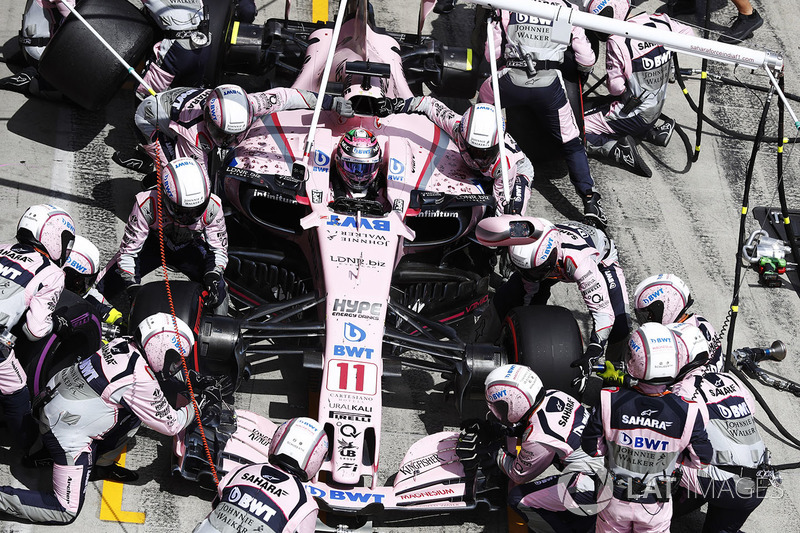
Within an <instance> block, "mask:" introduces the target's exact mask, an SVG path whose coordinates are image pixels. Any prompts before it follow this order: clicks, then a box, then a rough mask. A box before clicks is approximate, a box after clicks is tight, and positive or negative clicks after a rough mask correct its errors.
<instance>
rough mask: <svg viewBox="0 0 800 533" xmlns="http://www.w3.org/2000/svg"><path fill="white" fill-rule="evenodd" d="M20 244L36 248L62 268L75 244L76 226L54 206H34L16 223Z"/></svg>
mask: <svg viewBox="0 0 800 533" xmlns="http://www.w3.org/2000/svg"><path fill="white" fill-rule="evenodd" d="M17 241H19V242H20V243H22V244H29V245H31V246H33V247H34V248H36V249H37V250H38V251H39V252H41V253H43V254H45V255H46V256H47V257H48V258H49V259H50V261H52V262H53V263H55V264H56V265H57V266H59V267H62V266H64V263H65V262H66V261H67V257H69V253H70V251H71V250H72V246H73V244H74V242H75V222H73V220H72V217H71V216H69V214H68V213H67V212H66V211H64V210H63V209H61V208H59V207H56V206H54V205H50V204H39V205H32V206H30V207H29V208H28V209H26V210H25V212H24V213H23V214H22V217H21V218H20V219H19V222H18V223H17Z"/></svg>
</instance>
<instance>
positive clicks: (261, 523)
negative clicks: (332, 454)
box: [194, 417, 328, 533]
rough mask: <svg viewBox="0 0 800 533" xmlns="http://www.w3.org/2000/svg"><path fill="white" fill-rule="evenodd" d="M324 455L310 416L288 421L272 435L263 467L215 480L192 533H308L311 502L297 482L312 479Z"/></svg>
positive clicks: (323, 439) (324, 440)
mask: <svg viewBox="0 0 800 533" xmlns="http://www.w3.org/2000/svg"><path fill="white" fill-rule="evenodd" d="M327 453H328V436H327V435H326V434H325V430H324V428H323V427H322V425H321V424H320V423H319V422H317V421H316V420H312V419H311V418H305V417H302V418H293V419H291V420H289V421H287V422H284V423H283V424H282V425H281V426H280V427H278V429H277V430H276V431H275V435H273V437H272V441H271V442H270V446H269V463H260V464H259V463H257V464H252V465H246V466H241V467H239V468H236V469H234V470H231V471H230V472H228V473H227V474H226V475H225V477H224V478H222V480H221V481H220V482H219V486H218V487H217V491H218V494H217V497H216V498H215V499H214V510H213V511H212V512H211V513H210V514H209V515H208V516H207V517H206V518H205V519H204V520H203V521H202V522H201V523H200V524H199V525H198V526H197V527H196V528H195V529H194V533H227V532H231V531H236V532H237V533H249V532H256V531H274V532H275V533H294V532H298V533H311V532H313V531H314V530H315V528H316V525H317V512H318V507H317V503H316V502H315V501H314V500H313V499H312V498H311V497H310V496H309V495H308V493H307V492H306V489H305V487H304V486H303V484H302V483H303V482H306V481H309V480H310V479H311V478H313V477H314V476H315V475H316V474H317V472H318V471H319V468H320V467H321V466H322V462H323V461H324V459H325V456H326V455H327Z"/></svg>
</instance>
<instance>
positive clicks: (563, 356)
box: [500, 305, 583, 396]
mask: <svg viewBox="0 0 800 533" xmlns="http://www.w3.org/2000/svg"><path fill="white" fill-rule="evenodd" d="M500 346H501V347H502V348H503V350H504V352H505V353H506V354H507V357H508V362H509V363H519V364H522V365H526V366H529V367H531V368H532V369H533V370H534V372H536V374H537V375H538V376H539V377H540V378H541V380H542V383H543V384H544V387H545V388H546V389H558V390H560V391H563V392H566V393H567V394H571V395H573V396H574V395H575V394H576V393H577V391H575V390H573V387H572V380H573V379H574V378H576V377H578V376H579V375H580V370H579V369H577V368H570V366H569V365H570V363H572V362H573V361H574V360H575V359H578V358H579V357H581V356H582V355H583V341H582V340H581V332H580V328H579V327H578V323H577V321H576V320H575V317H574V316H572V313H571V312H570V311H569V310H568V309H565V308H563V307H558V306H552V305H532V306H525V307H516V308H514V309H512V310H511V311H510V312H509V313H508V315H506V318H505V320H504V321H503V330H502V333H501V334H500Z"/></svg>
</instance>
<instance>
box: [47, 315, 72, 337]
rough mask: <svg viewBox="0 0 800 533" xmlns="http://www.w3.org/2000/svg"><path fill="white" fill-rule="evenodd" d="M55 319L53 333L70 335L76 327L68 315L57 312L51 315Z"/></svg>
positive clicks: (60, 335)
mask: <svg viewBox="0 0 800 533" xmlns="http://www.w3.org/2000/svg"><path fill="white" fill-rule="evenodd" d="M51 317H52V319H53V333H55V334H56V335H58V336H59V337H62V336H66V335H70V334H71V333H72V332H73V331H74V330H75V328H73V327H72V322H70V321H69V319H68V318H67V317H65V316H64V315H62V314H60V313H58V312H56V313H53V314H52V315H51Z"/></svg>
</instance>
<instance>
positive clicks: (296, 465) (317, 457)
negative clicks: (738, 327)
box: [269, 417, 328, 481]
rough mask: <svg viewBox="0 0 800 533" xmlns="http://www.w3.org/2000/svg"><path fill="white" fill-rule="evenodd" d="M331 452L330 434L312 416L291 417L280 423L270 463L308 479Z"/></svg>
mask: <svg viewBox="0 0 800 533" xmlns="http://www.w3.org/2000/svg"><path fill="white" fill-rule="evenodd" d="M327 455H328V435H327V434H326V433H325V429H324V428H323V427H322V424H320V423H319V422H317V421H316V420H314V419H312V418H307V417H300V418H292V419H291V420H288V421H286V422H284V423H283V424H281V425H280V426H279V427H278V429H277V430H275V434H274V435H273V437H272V441H271V442H270V444H269V462H270V463H271V464H272V465H274V466H277V467H278V468H281V469H283V470H285V471H286V472H288V473H290V474H292V475H294V476H297V477H298V478H299V479H300V481H308V480H309V479H311V478H313V477H314V476H315V475H317V472H319V469H320V467H321V466H322V462H323V461H324V460H325V457H326V456H327Z"/></svg>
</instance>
